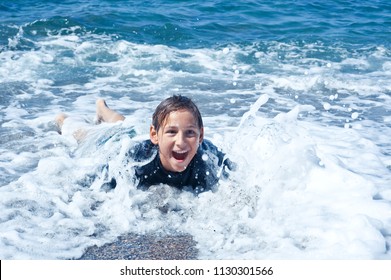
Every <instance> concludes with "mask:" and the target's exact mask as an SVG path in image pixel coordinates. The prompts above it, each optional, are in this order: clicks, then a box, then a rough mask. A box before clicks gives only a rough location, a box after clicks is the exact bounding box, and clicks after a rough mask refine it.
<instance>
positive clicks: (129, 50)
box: [0, 0, 391, 259]
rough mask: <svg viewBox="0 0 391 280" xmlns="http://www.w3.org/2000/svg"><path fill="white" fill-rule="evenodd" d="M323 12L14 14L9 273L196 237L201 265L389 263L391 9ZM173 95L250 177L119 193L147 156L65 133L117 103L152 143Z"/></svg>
mask: <svg viewBox="0 0 391 280" xmlns="http://www.w3.org/2000/svg"><path fill="white" fill-rule="evenodd" d="M318 2H319V1H240V2H236V3H232V1H208V2H205V1H143V2H139V1H97V0H96V1H95V0H93V1H26V0H24V1H1V3H0V192H1V194H0V212H1V213H2V216H1V217H0V258H2V259H41V258H44V259H47V258H53V259H64V258H78V257H80V256H81V254H82V253H83V251H84V250H85V248H86V247H88V246H92V245H95V244H97V245H101V244H104V243H106V242H111V241H113V240H114V239H115V238H116V237H117V236H119V235H121V234H124V233H127V232H134V233H145V232H161V233H162V234H165V233H172V232H186V233H189V234H191V235H193V236H194V238H195V240H196V241H197V242H198V247H199V250H200V256H199V257H200V258H212V259H213V258H219V259H227V258H237V259H247V258H251V259H261V258H278V259H297V258H299V259H303V258H304V259H311V258H313V259H336V258H338V259H340V258H345V259H352V258H353V259H356V258H359V259H384V258H386V259H389V258H390V245H391V243H390V242H391V189H390V185H391V184H390V182H391V167H390V166H391V145H390V141H389V139H390V137H391V125H390V123H391V114H390V110H391V82H390V81H391V45H390V43H391V39H390V38H391V34H390V33H391V4H390V3H389V1H386V0H382V1H370V2H368V1H367V2H363V1H324V3H318ZM173 93H181V94H185V95H188V96H190V97H192V98H193V99H194V100H195V101H196V102H197V104H198V105H199V107H200V110H201V112H202V114H203V117H204V123H205V133H206V137H207V138H209V139H211V140H212V141H213V142H214V143H215V144H216V145H218V146H219V147H221V149H222V150H224V151H225V152H227V153H228V154H229V156H230V158H232V159H234V160H235V161H236V162H237V163H238V165H239V170H238V171H237V172H236V173H234V174H232V176H231V179H230V180H229V181H225V182H222V183H221V185H220V186H219V187H218V188H217V190H216V192H213V193H212V192H208V193H204V194H202V195H200V196H199V197H196V198H195V197H193V196H192V195H191V194H189V193H177V192H175V191H174V190H172V189H170V188H167V187H166V186H162V187H161V188H160V189H159V188H158V187H157V188H156V189H153V190H151V191H149V192H141V191H138V190H136V189H135V186H134V185H133V184H132V181H131V178H128V177H127V176H124V178H122V179H121V180H119V181H118V187H117V188H116V190H115V191H113V192H109V193H106V192H103V191H101V190H100V189H99V180H95V181H94V180H92V179H91V178H93V177H94V176H93V175H96V174H99V172H100V169H99V167H100V165H101V164H102V163H104V162H107V161H111V165H114V166H117V167H118V170H117V172H118V173H121V171H123V168H125V167H124V164H123V161H124V159H125V158H126V151H127V149H128V148H130V147H131V145H132V143H133V142H132V141H133V140H130V139H128V138H126V137H124V138H123V139H122V138H121V139H117V141H115V142H110V141H108V142H107V143H105V146H104V149H103V150H96V149H95V148H94V147H93V146H92V145H90V146H88V143H87V145H84V146H83V145H82V146H78V145H77V143H75V141H74V140H73V139H68V138H66V137H62V136H61V135H59V134H58V133H57V132H56V128H55V126H54V123H53V119H54V116H55V115H56V114H58V113H59V112H66V113H68V114H69V115H76V116H82V117H84V118H87V119H89V120H90V121H91V122H93V118H94V115H95V100H96V99H97V98H105V99H106V100H107V102H108V104H109V106H110V107H112V108H114V109H116V110H119V111H120V112H122V113H123V114H124V115H126V116H127V119H126V121H125V122H124V123H123V124H121V126H123V127H122V128H123V129H125V130H126V129H128V128H129V127H132V128H135V130H136V131H137V134H138V137H139V138H140V139H143V138H147V137H148V129H149V124H150V116H151V114H152V112H153V110H154V108H155V106H156V105H157V104H158V103H159V102H160V101H161V100H162V99H163V98H165V97H167V96H169V95H171V94H173ZM122 128H121V129H122ZM108 129H110V127H109V128H108ZM99 131H100V127H98V128H97V130H96V133H98V134H97V137H99V136H102V135H104V131H105V129H104V128H102V131H103V132H102V133H101V134H102V135H99ZM126 170H129V169H128V168H127V167H126ZM122 174H123V172H122ZM129 176H130V175H129ZM130 177H131V176H130ZM162 205H165V208H167V209H168V212H167V213H161V212H159V211H158V209H159V208H161V206H162Z"/></svg>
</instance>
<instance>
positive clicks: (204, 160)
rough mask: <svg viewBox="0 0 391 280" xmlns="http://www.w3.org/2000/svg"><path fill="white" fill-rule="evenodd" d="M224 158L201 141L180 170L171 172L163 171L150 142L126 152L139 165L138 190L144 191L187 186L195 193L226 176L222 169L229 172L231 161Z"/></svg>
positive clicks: (137, 167)
mask: <svg viewBox="0 0 391 280" xmlns="http://www.w3.org/2000/svg"><path fill="white" fill-rule="evenodd" d="M224 156H225V155H224V153H222V152H221V151H219V150H218V148H217V147H216V146H215V145H213V144H212V142H210V141H208V140H204V141H203V142H202V143H201V145H200V146H199V148H198V150H197V153H196V155H195V156H194V158H193V159H192V161H191V162H190V164H189V166H188V167H187V168H186V169H185V170H184V171H182V172H171V171H167V170H165V169H164V168H163V166H162V164H161V161H160V158H159V153H158V147H157V146H156V145H154V144H153V143H152V142H151V141H150V140H146V141H143V142H141V143H139V144H137V145H136V146H135V147H134V148H133V149H132V150H131V152H130V157H131V158H132V159H133V160H134V161H136V162H140V165H139V166H136V167H135V177H136V180H137V181H138V187H139V188H142V189H147V188H148V187H150V186H152V185H158V184H167V185H169V186H173V187H177V188H179V189H182V188H184V187H191V188H192V189H193V190H195V191H196V192H202V191H205V190H208V189H210V188H211V187H212V186H213V185H215V184H216V183H217V182H218V180H219V178H220V177H221V176H224V175H225V174H226V170H225V168H229V169H232V162H230V161H229V160H228V159H225V158H224ZM144 163H145V164H144Z"/></svg>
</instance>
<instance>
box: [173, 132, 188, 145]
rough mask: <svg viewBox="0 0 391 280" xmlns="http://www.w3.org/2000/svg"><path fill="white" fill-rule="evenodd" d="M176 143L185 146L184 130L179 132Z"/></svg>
mask: <svg viewBox="0 0 391 280" xmlns="http://www.w3.org/2000/svg"><path fill="white" fill-rule="evenodd" d="M175 144H176V145H177V146H178V147H183V146H184V145H185V144H186V137H185V134H184V133H183V132H178V133H177V135H176V139H175Z"/></svg>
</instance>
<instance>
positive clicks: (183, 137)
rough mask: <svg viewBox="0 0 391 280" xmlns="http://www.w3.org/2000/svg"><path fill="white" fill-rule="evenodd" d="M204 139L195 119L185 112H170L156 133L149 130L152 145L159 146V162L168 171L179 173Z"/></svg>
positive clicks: (153, 130) (152, 129) (153, 129)
mask: <svg viewBox="0 0 391 280" xmlns="http://www.w3.org/2000/svg"><path fill="white" fill-rule="evenodd" d="M203 137H204V129H203V128H201V129H200V128H199V127H198V124H197V120H196V118H195V117H194V116H193V114H192V113H190V112H189V111H187V110H179V111H174V112H171V113H170V114H169V115H168V117H167V118H166V120H165V122H164V123H163V125H162V126H161V127H160V128H159V131H156V130H155V128H154V127H153V126H151V129H150V138H151V141H152V143H154V144H155V145H158V146H159V155H160V161H161V163H162V165H163V167H164V168H165V169H166V170H168V171H174V172H181V171H183V170H185V169H186V167H187V166H188V165H189V163H190V161H191V160H192V159H193V157H194V155H195V154H196V153H197V149H198V146H199V144H200V143H201V142H202V139H203Z"/></svg>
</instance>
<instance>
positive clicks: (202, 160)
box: [56, 95, 234, 192]
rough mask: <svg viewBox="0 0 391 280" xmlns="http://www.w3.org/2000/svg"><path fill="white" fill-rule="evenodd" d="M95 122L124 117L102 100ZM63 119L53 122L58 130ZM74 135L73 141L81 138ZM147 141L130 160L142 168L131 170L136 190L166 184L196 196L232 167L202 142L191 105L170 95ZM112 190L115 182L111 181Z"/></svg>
mask: <svg viewBox="0 0 391 280" xmlns="http://www.w3.org/2000/svg"><path fill="white" fill-rule="evenodd" d="M96 104H97V120H98V122H102V121H103V122H111V123H113V122H117V121H123V120H124V119H125V117H124V116H123V115H121V114H119V113H118V112H116V111H114V110H111V109H110V108H109V107H108V106H107V104H106V102H105V101H104V100H103V99H100V100H98V101H97V103H96ZM65 119H66V115H64V114H61V115H59V116H58V117H57V118H56V122H57V124H58V125H59V127H60V128H61V127H62V126H63V124H64V121H65ZM83 135H84V134H83V133H81V132H80V131H78V132H77V133H76V134H74V136H75V138H79V139H80V138H82V137H83ZM149 136H150V139H149V140H145V141H143V142H141V143H139V144H137V145H136V146H135V147H134V148H133V149H132V150H131V151H130V157H131V158H133V160H135V161H136V162H145V161H147V162H148V163H146V164H145V165H142V166H136V167H135V177H136V179H137V181H138V187H139V188H148V187H150V186H152V185H157V184H167V185H170V186H173V187H177V188H180V189H182V188H184V187H191V188H192V189H193V190H195V191H196V192H199V191H204V190H208V189H210V188H211V187H212V186H213V185H215V184H216V183H217V182H218V180H219V177H220V175H221V174H222V175H223V176H226V175H227V173H226V170H225V169H226V168H228V169H230V170H232V169H233V167H234V164H233V163H232V162H231V161H230V160H229V159H224V154H223V153H222V152H220V151H219V150H218V149H217V147H216V146H214V145H213V144H212V143H211V142H210V141H208V140H204V126H203V122H202V117H201V113H200V111H199V110H198V107H197V106H196V105H195V104H194V103H193V101H192V100H191V99H189V98H187V97H185V96H181V95H174V96H172V97H169V98H167V99H165V100H163V101H162V102H161V103H160V104H159V105H158V106H157V107H156V110H155V112H154V113H153V116H152V124H151V126H150V132H149ZM111 185H112V187H115V185H116V182H115V180H114V179H113V180H112V181H111Z"/></svg>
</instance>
